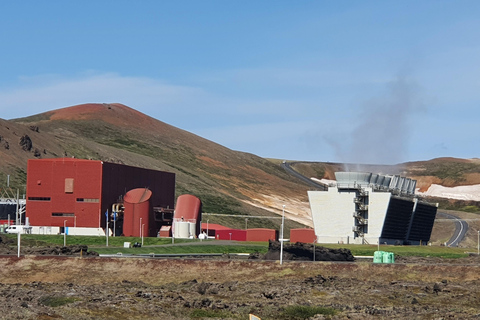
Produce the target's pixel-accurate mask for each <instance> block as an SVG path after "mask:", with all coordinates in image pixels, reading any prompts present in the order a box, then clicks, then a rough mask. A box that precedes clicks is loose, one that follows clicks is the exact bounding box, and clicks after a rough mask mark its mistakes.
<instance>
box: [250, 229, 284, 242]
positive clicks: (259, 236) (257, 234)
mask: <svg viewBox="0 0 480 320" xmlns="http://www.w3.org/2000/svg"><path fill="white" fill-rule="evenodd" d="M277 238H278V232H277V230H273V229H265V228H258V229H247V241H268V240H274V241H275V240H277Z"/></svg>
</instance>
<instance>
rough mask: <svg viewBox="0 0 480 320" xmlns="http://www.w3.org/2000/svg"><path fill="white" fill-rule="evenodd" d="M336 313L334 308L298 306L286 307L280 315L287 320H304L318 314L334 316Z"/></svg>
mask: <svg viewBox="0 0 480 320" xmlns="http://www.w3.org/2000/svg"><path fill="white" fill-rule="evenodd" d="M336 313H337V310H335V309H333V308H326V307H315V306H301V305H296V306H288V307H285V309H284V310H283V312H282V313H281V314H280V318H281V319H285V320H304V319H308V318H311V317H313V316H315V315H317V314H322V315H325V316H333V315H335V314H336Z"/></svg>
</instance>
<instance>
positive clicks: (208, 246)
mask: <svg viewBox="0 0 480 320" xmlns="http://www.w3.org/2000/svg"><path fill="white" fill-rule="evenodd" d="M249 223H250V222H249ZM5 236H6V237H7V238H11V239H13V240H15V243H16V235H14V234H6V235H5ZM124 242H130V243H131V244H132V245H133V243H135V242H141V238H136V237H109V238H108V243H109V246H108V247H106V239H105V237H98V236H73V235H67V245H75V244H83V245H87V246H88V247H89V250H93V251H97V252H98V253H105V254H116V253H118V252H121V253H123V254H149V253H155V254H175V253H178V254H184V253H254V252H260V253H265V252H267V250H268V243H266V242H235V243H234V244H232V245H224V244H222V245H217V244H215V242H216V241H215V240H204V241H203V242H201V241H200V240H198V239H175V245H174V246H164V245H170V244H171V243H172V239H171V238H155V237H145V238H144V239H143V243H144V245H143V247H141V248H124V247H123V244H124ZM22 243H23V245H29V246H54V245H57V246H63V235H36V234H25V235H22ZM188 243H192V245H188ZM318 246H324V247H327V248H332V249H340V248H346V249H349V250H350V251H351V252H352V254H353V255H354V256H373V253H374V252H375V251H377V250H378V247H377V245H354V244H349V245H348V244H318ZM380 250H381V251H388V252H393V253H394V254H395V255H398V256H417V257H440V258H462V257H466V256H468V254H467V253H465V252H466V251H470V252H476V248H450V247H440V246H393V245H381V246H380Z"/></svg>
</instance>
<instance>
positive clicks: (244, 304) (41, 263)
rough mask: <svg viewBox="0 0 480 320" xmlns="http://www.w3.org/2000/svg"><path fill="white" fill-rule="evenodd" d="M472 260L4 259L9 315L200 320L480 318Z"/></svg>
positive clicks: (478, 279) (1, 296) (2, 296)
mask: <svg viewBox="0 0 480 320" xmlns="http://www.w3.org/2000/svg"><path fill="white" fill-rule="evenodd" d="M404 262H405V261H404ZM465 262H467V263H468V265H455V264H445V265H437V264H428V263H427V264H409V263H398V264H393V265H378V264H371V263H365V262H355V263H330V262H317V263H311V262H287V263H285V264H284V265H282V266H280V265H279V263H278V262H268V261H254V262H253V261H228V260H227V261H207V260H182V259H175V260H153V259H105V258H67V257H58V258H57V257H55V258H53V257H35V256H27V257H22V258H20V259H18V258H16V257H2V258H1V259H0V270H1V275H2V280H1V284H0V316H1V317H2V318H3V319H15V318H16V319H54V318H58V319H191V318H192V317H194V316H195V315H199V314H200V315H201V314H202V312H203V314H208V315H209V317H210V319H211V316H212V315H216V316H217V319H248V313H249V312H252V313H255V314H257V315H259V316H261V317H262V319H282V315H284V313H283V312H284V311H283V310H284V308H285V307H286V306H289V305H290V306H292V305H310V306H324V307H330V308H333V309H335V310H337V314H336V315H335V316H333V319H365V318H375V319H392V318H394V319H446V318H456V319H473V318H478V317H480V309H479V302H480V298H479V297H480V266H479V265H478V261H477V260H472V259H467V260H466V261H465ZM52 301H53V302H52ZM55 302H57V304H62V303H64V304H63V305H60V306H54V305H55ZM322 317H323V316H317V317H316V318H315V319H322ZM283 319H287V318H285V317H283Z"/></svg>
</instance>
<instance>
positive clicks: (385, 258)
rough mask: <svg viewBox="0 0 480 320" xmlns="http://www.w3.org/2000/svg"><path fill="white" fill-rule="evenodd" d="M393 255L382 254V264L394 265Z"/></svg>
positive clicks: (390, 253)
mask: <svg viewBox="0 0 480 320" xmlns="http://www.w3.org/2000/svg"><path fill="white" fill-rule="evenodd" d="M394 262H395V255H394V254H393V252H384V253H383V263H394Z"/></svg>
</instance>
